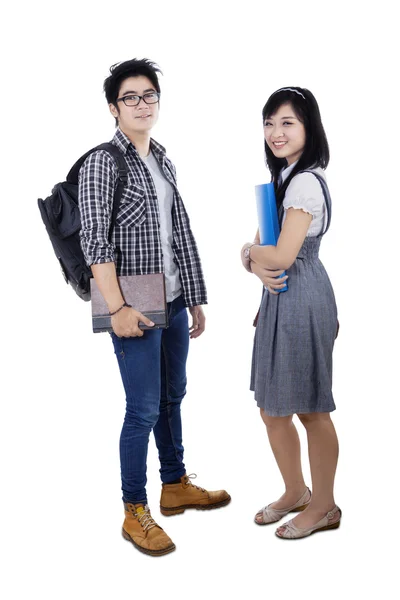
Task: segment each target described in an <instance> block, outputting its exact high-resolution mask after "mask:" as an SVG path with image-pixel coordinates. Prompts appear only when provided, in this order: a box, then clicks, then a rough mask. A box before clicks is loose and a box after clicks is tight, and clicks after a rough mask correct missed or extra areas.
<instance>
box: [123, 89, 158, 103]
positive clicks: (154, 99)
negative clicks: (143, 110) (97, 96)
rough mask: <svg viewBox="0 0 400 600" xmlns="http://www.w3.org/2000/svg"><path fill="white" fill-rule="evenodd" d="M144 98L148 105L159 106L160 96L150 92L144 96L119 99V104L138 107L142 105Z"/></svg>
mask: <svg viewBox="0 0 400 600" xmlns="http://www.w3.org/2000/svg"><path fill="white" fill-rule="evenodd" d="M142 98H143V102H145V103H146V104H157V102H158V101H159V99H160V94H159V93H158V92H148V93H147V94H144V95H143V96H123V97H122V98H117V102H123V103H124V104H125V106H137V105H138V104H140V101H141V100H142Z"/></svg>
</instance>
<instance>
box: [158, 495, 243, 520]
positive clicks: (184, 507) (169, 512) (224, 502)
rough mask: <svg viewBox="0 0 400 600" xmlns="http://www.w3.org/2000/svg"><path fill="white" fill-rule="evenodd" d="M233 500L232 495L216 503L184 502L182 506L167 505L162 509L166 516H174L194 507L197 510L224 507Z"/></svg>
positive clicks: (161, 507)
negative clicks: (170, 506) (169, 506)
mask: <svg viewBox="0 0 400 600" xmlns="http://www.w3.org/2000/svg"><path fill="white" fill-rule="evenodd" d="M230 501H231V497H230V496H228V498H225V500H221V502H216V503H215V504H184V505H182V506H174V507H172V508H167V507H166V506H161V504H160V511H161V514H162V515H164V517H172V516H173V515H181V514H182V513H183V512H185V510H187V509H190V508H194V509H196V510H211V509H213V508H222V507H223V506H226V505H227V504H229V502H230Z"/></svg>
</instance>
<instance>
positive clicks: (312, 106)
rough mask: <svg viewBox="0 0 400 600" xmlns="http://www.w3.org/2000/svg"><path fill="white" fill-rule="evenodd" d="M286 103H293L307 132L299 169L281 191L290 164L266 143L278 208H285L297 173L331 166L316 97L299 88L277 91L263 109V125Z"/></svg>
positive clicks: (266, 157)
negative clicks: (283, 173) (282, 174)
mask: <svg viewBox="0 0 400 600" xmlns="http://www.w3.org/2000/svg"><path fill="white" fill-rule="evenodd" d="M283 104H290V105H291V106H292V107H293V110H294V112H295V114H296V116H297V118H298V119H299V120H300V121H301V122H302V123H303V125H304V128H305V130H306V143H305V146H304V150H303V153H302V155H301V157H300V158H299V160H298V162H297V164H296V166H295V167H294V169H293V170H292V172H291V173H290V175H289V177H287V179H286V181H285V183H284V184H283V185H281V186H280V187H279V188H278V177H279V173H280V172H281V170H282V168H284V167H286V166H287V161H286V159H285V158H276V156H275V155H274V153H273V152H272V150H271V149H270V148H269V146H268V144H267V142H264V146H265V159H266V162H267V166H268V168H269V170H270V171H271V176H272V181H273V183H274V186H275V194H276V203H277V206H278V209H279V208H280V207H281V205H282V202H283V199H284V197H285V193H286V190H287V188H288V186H289V184H290V182H291V180H292V179H293V177H294V176H295V175H296V174H297V173H299V172H300V171H304V169H310V168H311V167H322V169H326V167H327V166H328V163H329V146H328V140H327V139H326V134H325V131H324V127H323V125H322V121H321V114H320V112H319V108H318V104H317V101H316V99H315V98H314V96H313V94H312V93H311V92H310V91H309V90H307V89H305V88H300V87H291V88H282V89H280V90H278V91H277V92H274V93H273V94H272V96H270V97H269V99H268V101H267V103H266V105H265V106H264V108H263V111H262V116H263V123H265V121H266V120H267V119H270V118H271V117H272V116H273V115H274V114H276V112H277V111H278V110H279V108H280V107H281V106H282V105H283Z"/></svg>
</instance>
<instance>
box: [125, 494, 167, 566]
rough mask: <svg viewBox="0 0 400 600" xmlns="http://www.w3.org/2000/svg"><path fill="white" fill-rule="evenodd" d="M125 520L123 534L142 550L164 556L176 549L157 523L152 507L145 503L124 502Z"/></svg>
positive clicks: (153, 554) (152, 554)
mask: <svg viewBox="0 0 400 600" xmlns="http://www.w3.org/2000/svg"><path fill="white" fill-rule="evenodd" d="M124 507H125V521H124V524H123V526H122V535H123V536H124V538H125V539H126V540H128V541H129V542H132V544H133V545H134V546H135V547H136V548H137V549H138V550H140V551H141V552H144V553H145V554H150V555H151V556H162V555H163V554H168V552H172V551H173V550H175V544H174V543H173V542H172V540H171V539H170V538H169V537H168V536H167V534H166V533H165V532H164V530H163V529H162V528H161V527H160V526H159V525H157V523H156V522H155V521H154V519H153V517H152V516H151V514H150V509H149V507H148V506H147V504H146V506H143V504H130V503H124Z"/></svg>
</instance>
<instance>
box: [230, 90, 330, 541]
mask: <svg viewBox="0 0 400 600" xmlns="http://www.w3.org/2000/svg"><path fill="white" fill-rule="evenodd" d="M263 120H264V136H265V152H266V161H267V165H268V167H269V169H270V171H271V175H272V181H273V183H274V185H275V192H276V200H277V208H278V214H279V217H280V221H281V227H282V228H281V234H280V236H279V239H278V243H277V245H276V246H260V245H259V242H260V240H259V235H258V233H257V235H256V239H255V241H254V243H252V244H251V243H250V244H245V245H244V247H243V248H242V261H243V265H244V267H245V268H246V269H247V270H248V271H250V272H252V273H254V274H255V275H256V276H257V277H258V278H259V279H260V280H261V281H262V283H263V285H264V292H263V298H262V301H261V306H260V310H259V314H258V319H257V328H256V333H255V339H254V349H253V361H252V375H251V389H252V390H253V391H254V394H255V400H256V402H257V405H258V406H259V407H260V411H261V417H262V419H263V421H264V423H265V425H266V428H267V433H268V437H269V441H270V444H271V447H272V451H273V453H274V456H275V459H276V461H277V463H278V467H279V469H280V472H281V474H282V477H283V480H284V484H285V492H284V494H283V495H282V496H281V497H280V498H279V500H277V501H275V502H272V504H269V505H268V506H265V507H264V508H262V509H261V510H260V511H259V512H258V513H257V514H256V516H255V522H256V523H257V524H259V525H266V524H269V523H274V522H276V521H279V520H280V519H282V518H283V517H284V516H286V515H287V514H288V513H290V512H299V514H298V515H297V516H296V517H295V518H294V519H292V520H290V521H288V522H286V523H284V524H283V525H282V526H281V527H279V528H278V529H277V530H276V534H277V535H278V536H279V537H281V538H284V539H294V538H302V537H306V536H308V535H310V534H312V533H314V532H316V531H322V530H326V529H334V528H337V527H339V524H340V518H341V510H340V509H339V508H338V507H337V506H336V504H335V500H334V496H333V485H334V477H335V471H336V465H337V458H338V442H337V437H336V432H335V428H334V426H333V423H332V421H331V418H330V412H331V411H333V410H335V404H334V401H333V397H332V352H333V345H334V340H335V338H336V335H337V331H338V321H337V309H336V302H335V296H334V293H333V289H332V285H331V283H330V281H329V277H328V275H327V273H326V271H325V269H324V267H323V265H322V263H321V261H320V260H319V258H318V252H319V247H320V243H321V239H322V236H323V235H324V234H325V233H326V231H327V230H328V228H329V224H330V216H331V201H330V196H329V191H328V188H327V186H326V181H325V176H324V171H323V170H324V169H325V168H326V167H327V165H328V162H329V147H328V142H327V139H326V136H325V132H324V128H323V125H322V122H321V116H320V112H319V108H318V104H317V102H316V100H315V98H314V96H313V95H312V94H311V92H309V91H308V90H306V89H303V88H298V87H296V88H295V87H293V88H282V89H280V90H278V91H277V92H275V93H274V94H272V96H271V97H270V98H269V100H268V102H267V103H266V105H265V106H264V109H263ZM304 171H312V172H304ZM284 270H285V271H286V277H284V278H281V277H280V276H281V275H282V273H283V271H284ZM278 276H279V278H278ZM286 280H287V284H288V290H287V291H279V290H281V289H282V288H283V287H284V284H285V281H286ZM295 414H296V415H297V416H298V418H299V419H300V421H301V423H302V424H303V425H304V427H305V428H306V431H307V439H308V452H309V460H310V469H311V479H312V494H311V491H310V490H309V489H308V488H307V487H306V484H305V482H304V478H303V473H302V469H301V462H300V443H299V437H298V433H297V430H296V428H295V426H294V424H293V415H295Z"/></svg>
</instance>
